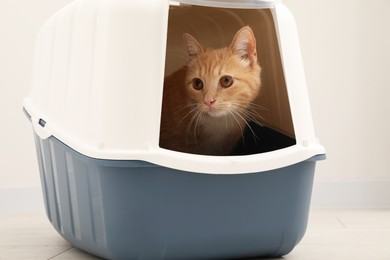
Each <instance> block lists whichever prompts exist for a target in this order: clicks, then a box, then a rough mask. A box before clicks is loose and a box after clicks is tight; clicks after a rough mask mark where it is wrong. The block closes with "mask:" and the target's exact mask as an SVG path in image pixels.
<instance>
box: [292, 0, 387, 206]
mask: <svg viewBox="0 0 390 260" xmlns="http://www.w3.org/2000/svg"><path fill="white" fill-rule="evenodd" d="M285 4H286V5H287V6H288V7H289V8H290V10H291V11H292V12H293V14H294V16H295V18H296V21H297V24H298V30H299V33H300V40H301V48H302V55H303V60H304V64H305V71H306V77H307V83H308V86H309V94H310V97H311V105H312V110H313V117H314V122H315V127H316V133H317V135H318V136H319V138H320V140H321V142H322V144H323V145H324V146H325V147H326V149H327V155H328V160H327V161H325V162H321V163H319V164H318V171H317V174H316V185H315V189H314V198H313V201H314V203H324V204H345V203H347V204H358V203H362V204H376V205H383V204H387V205H390V192H389V191H390V167H389V164H388V160H389V155H390V150H389V148H390V102H389V101H388V100H389V97H390V70H389V68H390V29H389V28H390V16H389V12H390V1H388V0H373V1H369V2H367V1H363V0H344V1H337V0H329V1H319V0H316V1H304V0H285Z"/></svg>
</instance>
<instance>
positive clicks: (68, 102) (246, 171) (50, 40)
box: [23, 0, 325, 259]
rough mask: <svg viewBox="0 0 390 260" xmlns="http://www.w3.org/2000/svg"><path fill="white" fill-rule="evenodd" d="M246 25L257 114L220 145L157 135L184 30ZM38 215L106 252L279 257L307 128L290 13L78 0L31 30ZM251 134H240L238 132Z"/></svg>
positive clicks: (219, 35) (297, 213)
mask: <svg viewBox="0 0 390 260" xmlns="http://www.w3.org/2000/svg"><path fill="white" fill-rule="evenodd" d="M246 25H249V26H250V27H251V28H252V30H253V32H254V34H255V36H256V39H257V53H258V57H259V61H260V63H261V67H262V74H261V79H262V91H261V94H260V96H259V97H258V98H257V99H256V101H255V102H256V104H258V105H259V107H260V106H261V107H262V108H261V109H259V111H258V113H259V114H260V115H261V116H262V122H261V125H258V124H255V125H253V126H252V131H254V132H255V136H257V137H256V138H254V137H253V136H254V135H253V133H252V132H248V131H247V132H246V134H245V135H244V136H243V140H242V141H241V142H240V144H239V145H238V147H237V149H236V150H235V151H234V152H233V153H232V154H231V155H229V156H206V155H197V154H186V153H182V152H177V151H171V150H168V149H164V148H162V147H160V146H159V134H160V119H161V107H162V95H163V84H164V77H165V76H166V75H169V74H170V73H172V72H173V71H175V70H177V69H178V68H180V67H182V66H184V65H185V64H186V59H183V53H184V52H183V50H184V45H183V40H182V35H183V33H190V34H192V35H195V36H196V38H197V39H198V40H199V41H200V42H202V43H203V44H204V45H206V46H210V47H216V48H217V47H223V46H226V45H227V44H228V43H229V42H230V41H231V39H232V37H233V36H234V34H235V32H236V31H237V30H238V29H240V28H242V27H243V26H246ZM23 106H24V110H25V112H26V114H27V116H28V117H29V118H30V120H31V123H32V126H33V129H34V135H35V140H36V147H37V154H38V159H39V167H40V173H41V179H42V187H43V194H44V199H45V205H46V212H47V215H48V217H49V219H50V221H51V223H52V224H53V226H54V227H55V228H56V229H57V231H58V232H59V233H60V234H61V235H62V236H63V237H64V238H65V239H66V240H68V241H69V242H70V243H71V244H73V245H75V246H77V247H79V248H81V249H83V250H85V251H88V252H90V253H92V254H95V255H97V256H100V257H103V258H108V259H237V258H247V257H260V256H282V255H285V254H287V253H289V252H290V251H291V250H292V249H293V248H294V246H295V245H296V244H297V243H298V242H299V241H300V240H301V238H302V237H303V234H304V232H305V229H306V224H307V218H308V211H309V204H310V197H311V189H312V183H313V175H314V168H315V164H316V161H317V160H319V159H323V158H324V156H325V150H324V148H323V147H322V146H321V145H320V144H319V142H318V139H317V138H316V136H315V133H314V129H313V123H312V119H311V112H310V107H309V101H308V94H307V89H306V83H305V77H304V72H303V67H302V61H301V56H300V50H299V45H298V37H297V32H296V27H295V23H294V20H293V17H292V16H291V14H290V13H289V11H288V10H287V9H286V7H285V6H284V5H283V4H282V3H280V1H261V0H251V1H250V0H247V1H245V0H242V1H238V0H236V1H234V0H210V1H208V0H181V1H175V2H172V1H167V0H147V1H146V0H76V1H74V2H72V3H71V4H70V5H68V6H66V7H65V8H63V9H62V10H60V11H59V12H58V13H56V14H55V15H54V16H53V17H52V18H50V20H49V21H47V23H46V24H45V25H44V27H43V28H42V30H41V32H40V34H39V37H38V40H37V45H36V54H35V67H34V73H33V82H32V89H31V93H30V96H29V97H27V98H25V99H24V102H23ZM248 133H249V134H248Z"/></svg>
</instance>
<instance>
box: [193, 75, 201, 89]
mask: <svg viewBox="0 0 390 260" xmlns="http://www.w3.org/2000/svg"><path fill="white" fill-rule="evenodd" d="M192 86H193V87H194V89H196V90H201V89H202V88H203V81H202V80H201V79H198V78H194V79H193V80H192Z"/></svg>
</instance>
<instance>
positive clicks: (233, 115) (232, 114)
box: [228, 110, 244, 136]
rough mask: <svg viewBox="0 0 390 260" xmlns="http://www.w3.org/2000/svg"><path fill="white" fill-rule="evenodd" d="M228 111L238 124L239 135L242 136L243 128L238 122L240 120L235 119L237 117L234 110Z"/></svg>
mask: <svg viewBox="0 0 390 260" xmlns="http://www.w3.org/2000/svg"><path fill="white" fill-rule="evenodd" d="M228 112H229V115H231V116H232V118H233V119H234V121H236V123H237V124H238V126H239V127H240V130H241V136H244V129H243V128H242V126H241V124H240V121H239V120H238V119H237V117H236V116H235V113H234V111H230V110H229V111H228Z"/></svg>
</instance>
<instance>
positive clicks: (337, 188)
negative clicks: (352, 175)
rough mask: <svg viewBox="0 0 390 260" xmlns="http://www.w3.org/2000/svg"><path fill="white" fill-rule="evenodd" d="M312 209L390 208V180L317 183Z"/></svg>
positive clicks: (314, 189) (315, 184)
mask: <svg viewBox="0 0 390 260" xmlns="http://www.w3.org/2000/svg"><path fill="white" fill-rule="evenodd" d="M311 205H312V207H390V179H370V180H367V179H360V180H333V181H315V182H314V186H313V194H312V204H311Z"/></svg>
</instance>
